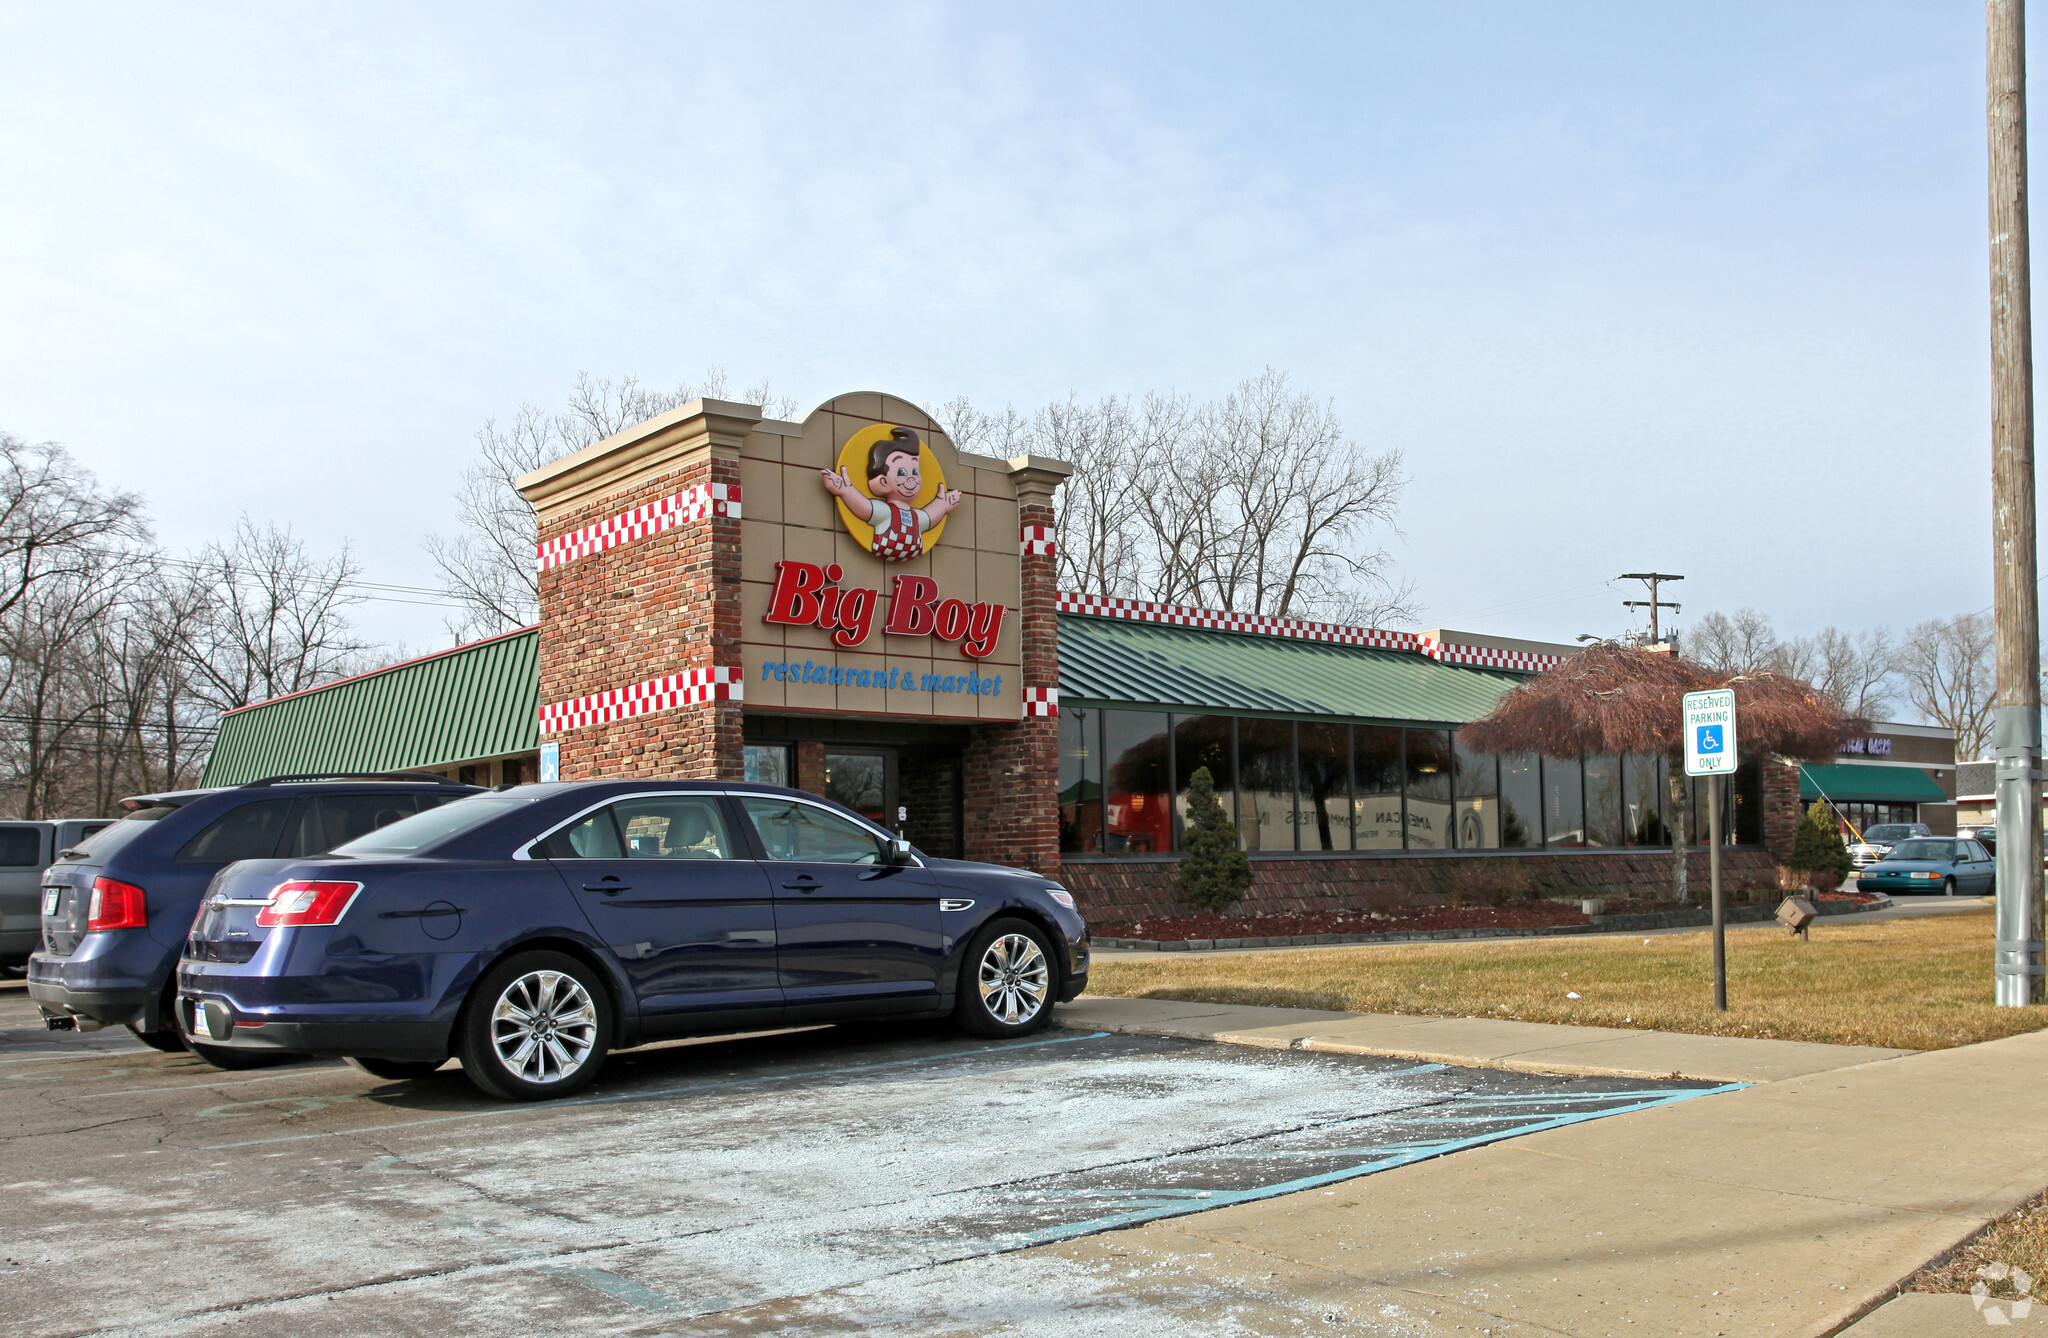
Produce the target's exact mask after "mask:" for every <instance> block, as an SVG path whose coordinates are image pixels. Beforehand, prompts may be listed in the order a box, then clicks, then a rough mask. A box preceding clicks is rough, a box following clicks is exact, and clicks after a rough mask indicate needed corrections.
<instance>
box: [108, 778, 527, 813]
mask: <svg viewBox="0 0 2048 1338" xmlns="http://www.w3.org/2000/svg"><path fill="white" fill-rule="evenodd" d="M408 785H418V786H421V787H423V788H426V789H441V790H459V791H460V792H462V793H463V794H484V793H486V791H485V789H484V787H483V786H481V785H464V784H462V783H460V782H459V781H452V780H448V779H445V778H441V777H435V778H432V779H429V777H427V776H425V775H416V776H400V775H391V776H380V777H375V778H371V777H352V778H346V779H344V778H334V779H324V780H323V779H319V778H316V777H310V776H276V777H271V778H269V779H265V780H258V781H250V782H248V783H247V784H245V785H208V786H203V787H200V788H198V789H192V790H160V791H158V792H156V793H154V794H133V795H129V796H127V797H126V798H124V799H122V800H121V801H120V806H121V807H122V808H123V809H126V810H129V811H133V810H135V809H138V808H156V807H165V808H182V807H184V806H185V805H186V804H189V803H191V802H192V801H193V800H195V799H204V798H206V797H208V796H209V795H216V794H233V793H234V792H236V791H238V790H263V789H274V790H277V791H279V792H280V793H285V794H295V793H305V792H307V791H316V792H317V791H321V790H335V791H341V792H344V793H346V792H347V791H350V790H366V789H389V788H390V787H392V786H408Z"/></svg>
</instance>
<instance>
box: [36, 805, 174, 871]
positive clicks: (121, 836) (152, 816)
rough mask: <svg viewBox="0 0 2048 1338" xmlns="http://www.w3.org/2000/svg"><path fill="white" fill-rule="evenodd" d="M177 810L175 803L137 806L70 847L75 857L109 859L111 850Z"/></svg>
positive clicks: (104, 860) (96, 860)
mask: <svg viewBox="0 0 2048 1338" xmlns="http://www.w3.org/2000/svg"><path fill="white" fill-rule="evenodd" d="M177 811H178V808H177V805H175V804H153V805H151V806H150V807H148V808H138V809H136V810H135V811H134V812H133V813H124V814H122V815H121V818H120V820H119V821H117V822H110V823H108V824H107V825H106V826H104V827H102V828H100V829H99V830H98V831H96V832H94V833H93V834H92V835H91V836H88V837H86V838H85V839H84V840H83V841H80V842H79V843H78V844H77V845H75V846H73V847H72V848H71V849H72V851H73V853H74V855H75V856H76V858H77V859H83V860H91V861H93V862H94V863H96V864H105V863H106V862H107V861H108V860H109V859H111V858H113V855H114V852H115V851H117V850H119V849H120V848H121V847H123V846H125V845H128V844H129V843H130V842H132V841H134V840H135V838H136V837H138V836H141V835H142V834H143V833H145V832H147V831H149V830H151V827H150V824H152V823H154V822H156V821H157V820H158V819H160V818H165V817H169V816H170V815H171V814H173V813H176V812H177ZM59 853H60V854H61V853H63V852H61V851H60V852H59Z"/></svg>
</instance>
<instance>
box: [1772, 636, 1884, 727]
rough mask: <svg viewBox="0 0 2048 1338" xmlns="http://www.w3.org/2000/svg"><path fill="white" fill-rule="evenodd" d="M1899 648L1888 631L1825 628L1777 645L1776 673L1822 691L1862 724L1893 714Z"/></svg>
mask: <svg viewBox="0 0 2048 1338" xmlns="http://www.w3.org/2000/svg"><path fill="white" fill-rule="evenodd" d="M1897 667H1898V648H1897V647H1896V646H1894V645H1893V644H1892V634H1891V631H1890V629H1889V628H1885V627H1876V628H1872V629H1870V630H1868V631H1864V632H1857V633H1854V634H1851V633H1849V632H1844V631H1843V630H1842V629H1841V628H1839V627H1823V628H1822V629H1821V630H1820V631H1818V632H1816V633H1815V634H1814V635H1812V636H1810V637H1795V638H1793V639H1791V640H1789V641H1786V642H1783V643H1781V644H1780V645H1779V647H1778V653H1777V668H1778V672H1779V673H1781V674H1785V675H1786V676H1788V677H1791V678H1803V679H1805V680H1806V681H1807V682H1809V683H1811V684H1813V686H1814V687H1816V688H1818V689H1819V690H1820V691H1821V692H1823V693H1825V694H1826V695H1827V697H1828V698H1829V700H1831V701H1833V702H1834V703H1835V704H1836V705H1837V706H1839V707H1841V708H1842V710H1843V712H1844V713H1846V714H1848V715H1852V716H1860V717H1862V718H1863V719H1865V720H1882V719H1884V718H1885V717H1887V716H1889V715H1890V714H1892V709H1893V705H1894V702H1893V698H1892V688H1891V685H1892V677H1893V674H1894V673H1895V672H1896V670H1897Z"/></svg>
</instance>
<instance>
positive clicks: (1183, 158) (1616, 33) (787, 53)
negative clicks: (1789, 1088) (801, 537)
mask: <svg viewBox="0 0 2048 1338" xmlns="http://www.w3.org/2000/svg"><path fill="white" fill-rule="evenodd" d="M1982 21H1983V20H1982V10H1981V8H1979V7H1977V6H1972V5H1967V4H1927V3H1901V4H1882V3H1870V2H1867V0H1866V2H1861V3H1854V4H1836V5H1827V4H1803V5H1800V6H1796V7H1795V6H1785V5H1782V4H1752V5H1744V4H1723V5H1715V6H1697V7H1681V6H1670V5H1658V6H1624V5H1617V4H1597V5H1595V4H1585V5H1575V4H1569V3H1555V4H1549V5H1544V6H1531V5H1525V4H1507V3H1503V4H1452V3H1446V4H1440V5H1429V6H1416V5H1396V4H1381V5H1375V4H1363V3H1348V4H1313V3H1300V4H1290V5H1285V6H1278V5H1250V4H1242V5H1237V6H1223V5H1207V4H1197V3H1188V2H1185V0H1183V2H1181V3H1171V4H1152V3H1122V4H1119V5H1115V6H1104V5H1096V4H1055V3H1040V4H1030V5H1023V4H1014V5H1006V4H999V3H977V4H957V5H946V4H900V5H890V4H865V5H864V4H854V3H832V4H819V5H807V4H773V3H762V4H753V5H746V6H738V5H719V6H712V5H692V4H682V3H669V4H659V5H636V4H627V3H615V4H607V5H602V6H540V5H519V4H490V5H465V4H455V3H443V4H436V5H431V6H421V5H380V4H372V3H352V4H349V5H346V6H343V5H321V4H300V5H291V6H278V5H236V4H214V5H207V6H193V5H182V4H149V5H143V4H133V5H112V4H97V3H76V4H66V5H48V4H29V5H16V4H0V182H5V183H6V184H5V187H4V189H0V430H5V431H9V432H12V433H14V434H15V435H17V436H20V437H24V438H27V439H30V440H35V441H42V440H54V441H58V442H62V443H63V444H64V445H66V446H67V447H68V448H69V449H71V450H72V451H73V452H74V453H75V454H76V455H77V456H78V457H79V458H80V459H81V460H83V461H84V462H85V463H87V464H88V465H89V466H90V467H92V468H93V469H94V470H96V471H97V472H98V473H99V474H100V476H101V477H102V478H103V479H105V480H106V481H107V482H109V483H112V484H116V485H118V486H121V487H125V488H130V489H133V490H135V491H138V492H140V493H141V494H142V495H144V496H145V497H146V498H147V500H148V502H149V506H150V513H151V515H152V517H153V520H154V523H155V525H156V529H157V532H158V534H159V535H160V537H161V538H162V540H163V541H164V542H165V543H166V544H168V545H170V546H172V547H173V548H179V549H183V548H191V547H196V546H198V545H200V544H203V543H205V542H207V541H208V540H210V539H212V538H215V537H216V536H219V535H221V534H223V533H224V532H225V531H226V530H227V529H228V528H229V527H230V526H232V524H233V523H234V518H235V516H236V515H237V514H238V513H247V514H248V515H250V516H251V517H252V518H254V519H256V520H258V521H276V522H278V523H288V524H290V525H291V526H292V527H293V529H294V530H295V531H296V532H297V533H299V534H300V535H302V536H304V537H305V538H306V539H307V541H308V542H309V543H310V544H311V545H312V546H313V547H314V548H315V550H316V551H319V552H322V553H333V552H336V551H338V550H339V549H340V547H341V545H342V544H343V543H344V542H346V543H348V544H350V545H351V546H352V548H353V551H354V553H355V554H356V556H357V558H358V559H359V560H360V561H361V563H362V565H363V567H364V569H365V572H366V577H367V579H369V580H371V581H375V582H381V583H386V584H391V585H399V586H410V587H421V588H431V587H434V586H436V585H437V584H438V578H437V576H436V574H435V572H434V569H433V567H432V564H431V562H430V561H429V560H428V558H427V556H426V553H425V551H424V550H423V548H422V539H423V538H424V537H425V536H428V535H432V534H450V533H453V531H454V529H455V523H456V522H455V508H454V500H453V495H454V492H455V489H456V487H457V485H458V482H459V479H460V476H461V473H462V471H463V469H464V467H465V466H466V465H467V464H469V462H470V461H471V459H472V458H473V456H474V454H475V449H476V446H475V433H476V431H477V429H478V428H479V427H480V426H481V425H482V424H483V423H484V422H485V421H486V420H487V419H490V418H492V417H493V416H495V417H497V418H500V419H504V418H508V417H509V416H510V415H511V414H512V413H513V412H514V411H515V410H516V409H517V408H518V406H519V405H520V404H521V403H522V402H524V401H531V402H533V403H537V404H540V405H544V406H558V405H560V404H561V403H562V401H563V400H564V398H565V396H566V394H567V392H568V391H569V389H570V387H571V386H572V384H573V383H574V381H575V379H576V377H577V375H578V373H579V372H586V371H587V372H590V373H593V374H596V375H600V376H619V375H626V374H631V375H636V376H638V377H640V378H641V379H642V380H643V381H648V382H653V383H658V384H664V385H672V384H675V383H678V382H682V381H693V380H696V379H698V378H700V377H701V375H702V373H703V372H704V371H705V370H706V369H707V368H711V367H720V368H723V369H725V370H726V371H727V372H728V373H729V374H730V376H731V377H732V379H733V381H734V383H735V384H736V385H745V384H749V383H751V382H753V381H754V380H756V379H758V378H760V377H762V376H766V377H768V378H769V379H770V382H771V385H772V387H773V389H774V390H775V392H777V393H781V394H789V395H793V396H795V397H796V398H797V400H798V401H799V402H800V404H801V405H802V406H803V408H802V410H800V412H802V411H807V410H808V408H809V406H810V405H812V404H815V403H817V402H818V401H820V400H823V399H826V398H829V397H830V396H832V395H835V394H838V393H841V392H845V391H850V390H858V389H880V390H888V391H892V392H894V393H897V394H900V395H903V396H905V397H906V398H909V399H911V400H913V401H916V402H919V403H922V404H924V405H926V406H927V407H930V408H937V407H938V406H939V405H940V404H942V403H943V402H945V401H947V400H949V399H951V398H953V397H954V396H956V395H962V394H964V395H967V396H970V397H971V398H972V399H973V400H974V401H975V402H976V403H977V405H979V406H981V407H983V408H996V407H999V406H1001V405H1003V404H1005V403H1009V404H1014V405H1016V406H1017V407H1019V408H1020V409H1023V410H1027V411H1028V410H1029V409H1031V408H1033V407H1035V406H1036V405H1038V404H1041V403H1044V402H1045V401H1048V400H1050V399H1054V398H1058V397H1063V396H1065V395H1067V394H1069V393H1074V394H1078V395H1081V396H1083V397H1094V396H1099V395H1103V394H1109V393H1142V392H1144V391H1147V390H1175V391H1180V392H1185V393H1189V394H1193V395H1196V396H1198V397H1207V396H1212V395H1216V394H1220V393H1221V392H1223V391H1225V390H1227V389H1228V388H1230V387H1231V386H1232V385H1233V384H1235V383H1236V382H1238V381H1240V380H1242V379H1243V378H1245V377H1248V376H1252V375H1256V374H1257V373H1258V372H1259V371H1260V369H1262V368H1264V367H1267V366H1272V367H1277V368H1281V369H1284V370H1285V371H1287V372H1288V373H1289V375H1290V377H1291V378H1292V380H1293V383H1294V384H1295V385H1296V386H1298V387H1300V388H1302V389H1305V390H1308V391H1311V392H1313V393H1314V394H1316V395H1317V396H1319V397H1326V398H1328V399H1329V400H1330V401H1331V402H1332V403H1333V404H1334V406H1335V408H1336V410H1337V412H1338V413H1339V414H1340V415H1341V416H1342V418H1343V420H1344V422H1345V425H1346V427H1347V428H1348V430H1349V431H1350V433H1351V434H1352V435H1353V437H1354V438H1355V439H1356V440H1357V442H1358V443H1359V444H1360V446H1361V447H1363V448H1366V449H1369V450H1386V449H1399V450H1400V451H1402V452H1403V453H1404V455H1405V458H1406V462H1407V467H1408V472H1409V477H1410V479H1411V482H1410V484H1409V487H1408V490H1407V493H1406V497H1405V500H1404V503H1403V506H1402V511H1401V521H1400V533H1399V534H1387V535H1385V536H1384V541H1385V542H1386V543H1387V544H1388V546H1389V547H1390V548H1391V549H1392V551H1393V552H1394V553H1395V555H1396V557H1397V559H1398V564H1399V567H1400V569H1401V571H1402V572H1403V573H1405V575H1407V576H1408V577H1410V578H1412V579H1413V581H1414V582H1415V585H1416V590H1417V597H1418V600H1419V602H1420V604H1421V607H1422V616H1421V618H1420V620H1419V625H1420V626H1423V627H1451V628H1458V629H1462V630H1471V631H1481V632H1490V633H1494V634H1496V635H1503V636H1521V637H1531V638H1536V639H1543V640H1565V641H1569V640H1570V639H1571V638H1572V637H1573V636H1575V635H1577V634H1580V633H1590V634H1596V635H1611V634H1614V633H1617V632H1620V631H1622V630H1624V629H1626V628H1628V627H1629V626H1630V621H1631V615H1630V613H1629V612H1628V611H1627V610H1625V609H1623V608H1622V607H1621V600H1623V599H1625V598H1639V597H1641V592H1640V590H1639V589H1634V588H1627V587H1628V583H1617V582H1615V581H1614V580H1613V578H1614V577H1615V576H1616V575H1617V574H1618V573H1621V572H1626V571H1644V570H1656V571H1664V572H1675V573H1682V574H1683V575H1684V576H1685V580H1684V582H1683V583H1682V584H1680V585H1678V586H1676V587H1671V589H1672V591H1673V593H1672V594H1671V595H1670V596H1669V597H1671V598H1676V599H1678V600H1679V601H1680V602H1681V603H1682V604H1683V606H1684V608H1683V610H1682V612H1681V614H1680V615H1679V617H1678V621H1679V624H1680V626H1681V627H1682V626H1683V625H1684V623H1685V622H1686V621H1687V620H1688V619H1689V618H1690V617H1692V616H1694V615H1696V614H1698V613H1704V612H1706V611H1708V610H1713V609H1722V610H1732V609H1734V608H1737V607H1740V606H1745V605H1747V606H1753V607H1755V608H1758V609H1761V610H1763V611H1764V612H1766V613H1767V614H1769V615H1770V616H1771V617H1772V618H1773V620H1774V621H1775V623H1776V625H1777V627H1778V629H1779V631H1780V632H1781V633H1785V634H1788V635H1789V634H1799V633H1807V632H1812V631H1814V630H1817V629H1818V628H1820V627H1822V626H1826V625H1836V626H1841V627H1844V628H1851V629H1857V628H1865V627H1870V626H1874V625H1877V624H1888V625H1890V626H1893V627H1894V628H1897V627H1902V626H1905V625H1910V624H1912V623H1914V622H1918V621H1920V620H1922V619H1927V618H1934V617H1941V616H1947V615H1950V614H1954V613H1959V612H1966V611H1970V610H1975V609H1978V608H1982V607H1984V606H1987V605H1988V604H1989V603H1990V600H1991V593H1990V591H1991V581H1990V575H1991V572H1990V563H1991V543H1990V533H1989V524H1990V519H1989V518H1990V505H1989V494H1990V445H1989V440H1990V421H1989V420H1990V408H1989V406H1990V391H1989V378H1990V373H1989V361H1990V359H1989V333H1988V330H1989V315H1988V298H1987V293H1988V279H1987V276H1986V266H1987V259H1986V242H1985V184H1984V172H1985V148H1984V110H1983V109H1984V92H1983V29H1982ZM400 598H404V597H403V596H401V597H400ZM446 612H447V611H446V610H445V609H442V608H439V607H436V606H435V605H434V604H433V603H432V601H431V598H429V599H427V600H423V601H420V602H410V603H408V602H398V601H397V600H396V599H382V600H379V601H377V602H373V603H370V604H367V605H365V606H364V607H363V608H362V609H361V610H359V611H358V615H357V618H358V622H359V624H360V626H361V627H362V629H363V630H364V631H366V632H367V633H369V634H370V635H372V636H374V637H376V638H378V639H380V640H383V641H387V642H399V643H404V644H407V645H409V646H412V647H414V648H428V647H431V646H434V645H439V644H446V641H447V636H446V634H445V633H444V631H443V628H442V620H443V617H444V616H445V614H446Z"/></svg>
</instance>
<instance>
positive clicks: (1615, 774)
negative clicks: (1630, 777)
mask: <svg viewBox="0 0 2048 1338" xmlns="http://www.w3.org/2000/svg"><path fill="white" fill-rule="evenodd" d="M1586 844H1587V845H1593V846H1618V845H1626V844H1627V840H1626V833H1625V832H1624V830H1623V827H1622V812H1621V759H1620V758H1619V757H1617V756H1615V755H1614V754H1613V753H1602V754H1599V755H1598V756H1595V757H1589V758H1587V759H1586Z"/></svg>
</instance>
